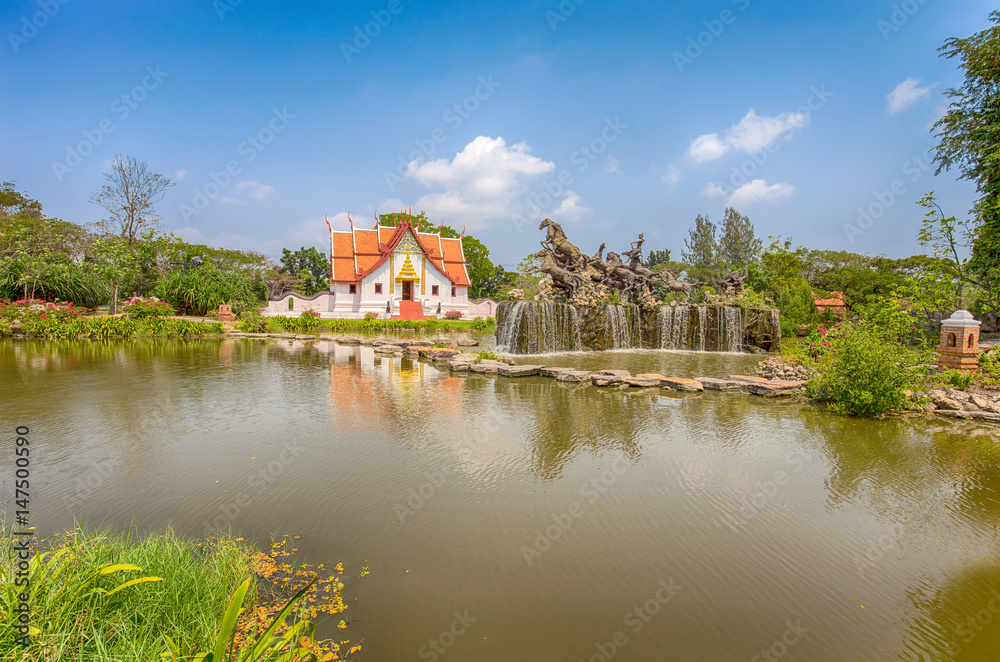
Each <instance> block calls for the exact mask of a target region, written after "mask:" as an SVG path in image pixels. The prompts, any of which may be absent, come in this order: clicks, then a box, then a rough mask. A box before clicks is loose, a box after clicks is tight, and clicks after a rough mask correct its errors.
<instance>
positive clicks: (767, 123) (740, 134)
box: [726, 108, 809, 152]
mask: <svg viewBox="0 0 1000 662" xmlns="http://www.w3.org/2000/svg"><path fill="white" fill-rule="evenodd" d="M808 122H809V116H808V115H806V114H805V113H782V114H780V115H775V116H774V117H767V116H764V117H761V116H759V115H758V114H757V113H756V112H754V109H753V108H751V109H750V112H748V113H747V114H746V116H745V117H744V118H743V119H742V120H740V123H739V124H734V125H733V126H731V127H729V131H727V132H726V143H727V144H729V145H732V146H733V147H735V148H736V149H742V150H743V151H744V152H755V151H757V150H759V149H764V148H765V147H767V146H768V145H770V144H771V143H773V142H774V141H775V140H777V139H778V138H780V137H781V136H783V135H785V134H787V133H791V132H792V131H794V130H796V129H801V128H802V127H804V126H805V125H806V124H807V123H808Z"/></svg>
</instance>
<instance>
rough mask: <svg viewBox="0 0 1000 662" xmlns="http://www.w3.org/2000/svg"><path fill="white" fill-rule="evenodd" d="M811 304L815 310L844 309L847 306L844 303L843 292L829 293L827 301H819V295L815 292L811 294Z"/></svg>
mask: <svg viewBox="0 0 1000 662" xmlns="http://www.w3.org/2000/svg"><path fill="white" fill-rule="evenodd" d="M812 296H813V304H814V305H815V306H816V307H817V308H832V307H846V306H847V304H846V303H844V293H843V292H830V298H829V299H820V298H819V295H818V294H816V293H815V292H813V293H812Z"/></svg>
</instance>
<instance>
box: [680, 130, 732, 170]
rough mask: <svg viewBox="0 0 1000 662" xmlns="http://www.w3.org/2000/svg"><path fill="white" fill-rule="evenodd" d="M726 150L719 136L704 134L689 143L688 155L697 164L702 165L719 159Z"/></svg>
mask: <svg viewBox="0 0 1000 662" xmlns="http://www.w3.org/2000/svg"><path fill="white" fill-rule="evenodd" d="M728 149H729V147H727V146H726V144H725V143H724V142H723V141H722V140H721V139H720V138H719V134H717V133H706V134H705V135H703V136H698V137H697V138H695V139H694V140H692V141H691V146H690V147H689V148H688V154H690V155H691V158H693V159H694V160H695V161H697V162H698V163H704V162H705V161H713V160H715V159H717V158H719V157H720V156H722V155H723V154H725V153H726V151H727V150H728Z"/></svg>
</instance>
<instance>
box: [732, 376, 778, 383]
mask: <svg viewBox="0 0 1000 662" xmlns="http://www.w3.org/2000/svg"><path fill="white" fill-rule="evenodd" d="M726 379H728V380H729V381H731V382H739V383H741V384H760V383H762V382H768V381H770V380H768V379H765V378H764V377H751V376H749V375H726Z"/></svg>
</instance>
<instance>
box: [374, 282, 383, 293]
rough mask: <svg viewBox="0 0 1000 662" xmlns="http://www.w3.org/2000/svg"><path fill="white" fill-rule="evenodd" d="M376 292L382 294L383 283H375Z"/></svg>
mask: <svg viewBox="0 0 1000 662" xmlns="http://www.w3.org/2000/svg"><path fill="white" fill-rule="evenodd" d="M375 294H382V283H375Z"/></svg>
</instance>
